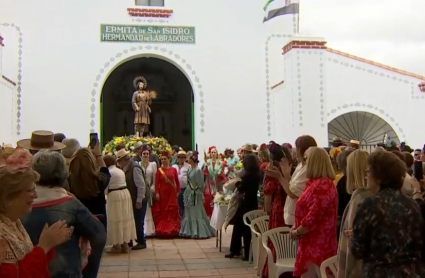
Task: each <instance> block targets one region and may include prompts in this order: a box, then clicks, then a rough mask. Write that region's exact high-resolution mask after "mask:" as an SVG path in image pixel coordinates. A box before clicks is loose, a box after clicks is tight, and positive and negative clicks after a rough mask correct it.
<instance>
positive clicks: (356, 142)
mask: <svg viewBox="0 0 425 278" xmlns="http://www.w3.org/2000/svg"><path fill="white" fill-rule="evenodd" d="M350 144H352V145H360V142H359V141H357V140H350Z"/></svg>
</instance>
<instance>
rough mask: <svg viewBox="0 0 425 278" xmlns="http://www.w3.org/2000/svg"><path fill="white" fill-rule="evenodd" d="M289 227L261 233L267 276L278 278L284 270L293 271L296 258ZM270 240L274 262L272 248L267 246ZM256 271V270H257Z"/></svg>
mask: <svg viewBox="0 0 425 278" xmlns="http://www.w3.org/2000/svg"><path fill="white" fill-rule="evenodd" d="M290 231H291V229H290V228H286V227H285V228H284V227H282V228H275V229H271V230H269V231H266V232H264V233H263V234H262V239H261V241H262V246H263V248H264V249H265V250H266V251H267V262H268V267H269V277H270V278H278V277H279V275H280V274H282V273H285V272H293V271H294V268H295V258H296V244H295V243H296V242H295V241H294V240H293V239H292V238H291V235H290ZM269 240H270V241H271V243H272V244H273V247H274V249H275V251H276V262H274V260H273V253H272V250H271V249H270V248H269V247H268V241H269ZM257 272H258V271H257Z"/></svg>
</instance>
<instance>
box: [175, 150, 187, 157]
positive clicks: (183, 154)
mask: <svg viewBox="0 0 425 278" xmlns="http://www.w3.org/2000/svg"><path fill="white" fill-rule="evenodd" d="M186 155H187V154H186V152H185V151H179V152H178V153H177V157H179V156H184V157H186Z"/></svg>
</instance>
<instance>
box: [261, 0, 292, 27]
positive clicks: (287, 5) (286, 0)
mask: <svg viewBox="0 0 425 278" xmlns="http://www.w3.org/2000/svg"><path fill="white" fill-rule="evenodd" d="M264 11H265V12H266V14H265V16H264V20H263V22H266V21H268V20H270V19H272V18H275V17H277V16H281V15H287V14H298V13H299V11H300V1H299V0H292V1H291V0H267V2H266V5H265V6H264Z"/></svg>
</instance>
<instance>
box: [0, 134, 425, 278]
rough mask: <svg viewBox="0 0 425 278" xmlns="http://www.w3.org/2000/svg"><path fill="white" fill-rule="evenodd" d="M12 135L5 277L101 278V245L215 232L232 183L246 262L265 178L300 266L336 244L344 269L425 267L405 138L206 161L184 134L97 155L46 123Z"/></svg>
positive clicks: (271, 205)
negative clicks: (214, 218) (183, 143)
mask: <svg viewBox="0 0 425 278" xmlns="http://www.w3.org/2000/svg"><path fill="white" fill-rule="evenodd" d="M17 145H18V147H17V148H13V147H12V146H10V145H3V146H2V148H1V152H0V199H1V202H0V277H5V278H8V277H22V278H27V277H28V278H29V277H81V276H83V277H97V274H98V270H99V266H100V261H101V258H102V255H103V252H104V250H105V246H108V248H107V249H106V250H107V252H110V253H129V252H130V250H141V249H145V248H147V245H146V237H149V236H155V237H159V238H173V237H185V238H196V239H204V238H210V237H213V236H215V231H214V229H213V228H212V227H211V226H210V217H211V214H212V207H213V199H214V196H215V194H216V193H219V194H220V193H223V192H224V193H226V194H229V195H232V199H231V204H230V205H229V210H228V213H227V217H226V225H233V231H232V239H231V244H230V252H229V253H227V254H226V255H225V257H226V258H229V259H231V258H235V257H241V258H242V260H248V259H249V248H250V243H251V231H250V228H249V227H248V226H246V225H245V224H244V223H243V216H244V214H245V213H247V212H250V211H253V210H256V209H258V208H259V206H258V191H259V188H260V187H264V195H265V197H264V207H263V209H264V210H265V211H266V212H267V213H268V215H269V229H274V228H279V227H290V228H291V232H290V235H291V237H292V238H293V239H294V241H296V242H297V255H296V256H297V257H296V263H295V270H294V273H293V275H294V276H301V277H320V274H319V272H318V269H319V267H320V265H321V263H322V262H323V261H325V260H326V259H328V258H331V257H333V256H337V261H338V275H337V276H338V277H425V267H424V264H423V263H424V261H425V257H424V255H425V247H424V245H423V239H424V236H425V230H424V226H423V224H424V223H423V222H424V221H423V217H424V215H423V213H424V212H425V203H424V201H423V196H422V192H423V188H424V186H425V184H424V179H423V178H421V177H418V175H415V173H413V172H414V171H413V170H414V167H413V164H414V161H415V160H423V161H425V154H424V152H423V151H421V150H412V149H411V148H410V147H408V146H406V145H405V144H401V145H400V146H398V147H397V148H394V146H391V147H385V146H377V147H376V148H375V149H374V150H373V151H372V152H371V153H370V154H369V153H368V152H366V151H364V150H362V149H361V147H360V144H359V142H358V141H355V140H352V141H351V142H349V143H347V144H345V143H344V142H343V141H342V140H341V139H340V138H336V139H334V140H333V141H332V142H331V145H332V147H330V148H321V147H318V146H317V144H316V141H315V139H314V138H313V137H311V136H308V135H304V136H300V137H299V138H298V139H297V140H296V141H295V146H294V147H292V145H291V144H288V143H286V144H282V145H281V144H277V143H275V142H274V141H271V142H269V143H268V144H262V145H259V146H258V145H255V144H245V145H244V146H242V147H241V148H240V149H238V150H237V151H236V154H235V152H234V151H233V150H232V149H226V150H224V152H223V153H222V154H221V153H219V151H218V150H217V148H216V147H211V148H209V149H208V150H207V151H205V152H204V159H203V160H204V162H203V164H202V165H201V164H200V159H199V157H198V153H197V152H196V151H193V152H192V151H188V152H187V153H186V152H185V151H184V150H182V149H181V148H179V147H178V146H173V147H172V150H173V151H172V153H168V152H164V153H161V154H160V155H156V154H155V153H153V152H152V149H151V146H149V145H143V144H142V143H138V144H136V145H135V146H134V150H132V151H133V152H134V155H131V153H130V150H127V149H126V148H125V146H119V147H118V148H117V150H116V153H115V155H102V151H101V147H100V145H99V142H97V144H95V145H92V146H90V147H87V148H84V147H81V146H80V144H79V143H78V141H77V140H76V139H72V138H65V136H64V135H63V134H53V133H52V132H49V131H35V132H33V134H32V136H31V139H25V140H20V141H18V142H17ZM412 153H414V154H413V155H412ZM421 173H422V171H421ZM414 177H416V178H414ZM229 184H233V186H229ZM242 241H243V246H244V247H243V248H242ZM109 246H110V248H109ZM269 247H270V248H271V249H272V251H273V253H274V254H275V250H274V248H273V245H272V244H271V242H269ZM262 276H263V277H268V267H267V263H266V264H265V265H264V267H263V270H262Z"/></svg>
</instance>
